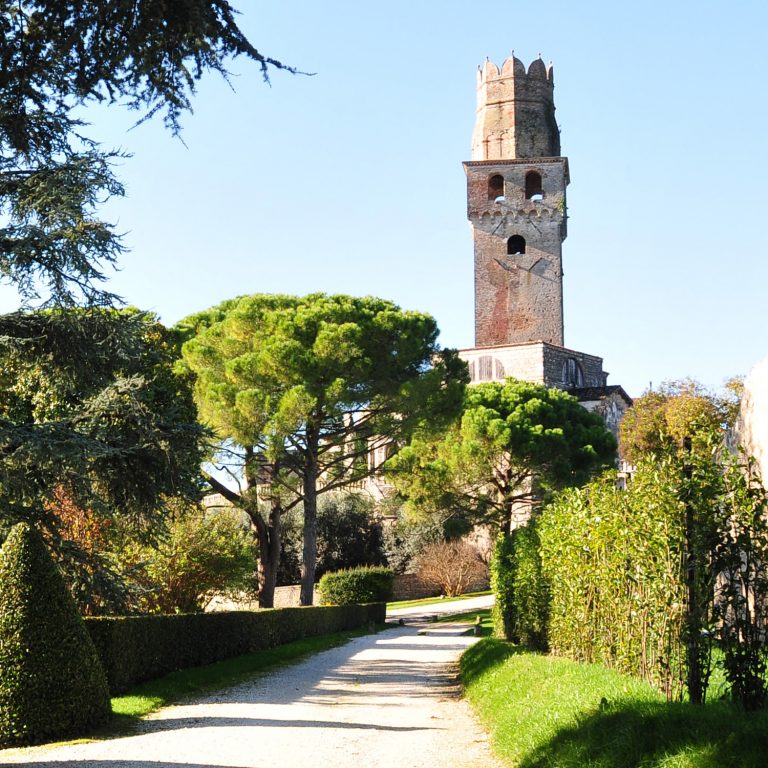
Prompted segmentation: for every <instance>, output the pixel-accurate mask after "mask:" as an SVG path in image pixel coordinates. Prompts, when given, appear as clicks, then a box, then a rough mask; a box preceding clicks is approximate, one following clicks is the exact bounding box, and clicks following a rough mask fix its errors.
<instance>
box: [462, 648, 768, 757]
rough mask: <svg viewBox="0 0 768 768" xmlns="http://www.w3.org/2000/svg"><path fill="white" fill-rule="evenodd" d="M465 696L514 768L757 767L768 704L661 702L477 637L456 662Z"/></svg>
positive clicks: (628, 685)
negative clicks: (749, 707) (752, 708)
mask: <svg viewBox="0 0 768 768" xmlns="http://www.w3.org/2000/svg"><path fill="white" fill-rule="evenodd" d="M461 670H462V678H463V680H464V684H465V689H466V695H467V698H468V699H469V700H470V702H471V703H472V705H473V707H474V708H475V710H476V711H477V713H478V715H479V717H480V719H481V720H482V721H483V723H484V724H485V726H486V727H487V728H488V730H489V731H490V732H491V735H492V740H493V745H494V749H495V750H496V752H497V754H498V755H499V756H500V757H501V758H502V759H503V760H504V762H505V763H506V764H507V765H508V766H515V768H545V767H546V768H724V767H725V768H728V767H729V766H733V767H734V768H736V766H738V767H739V768H758V767H759V768H764V767H765V766H766V765H768V712H765V711H764V712H758V713H751V714H745V713H743V712H740V711H738V710H736V709H735V708H734V707H733V706H732V705H731V704H729V703H728V702H724V701H717V702H714V703H710V704H707V705H706V706H703V707H695V706H693V705H691V704H688V703H679V704H677V703H672V704H671V703H668V702H667V701H666V700H665V699H664V697H663V696H661V695H660V694H659V693H658V692H657V691H655V690H654V689H652V688H651V687H650V686H648V685H647V684H645V683H643V682H642V681H639V680H635V679H633V678H629V677H625V676H623V675H620V674H618V673H616V672H614V671H612V670H609V669H606V668H605V667H602V666H600V665H596V664H577V663H575V662H572V661H568V660H566V659H558V658H555V657H552V656H545V655H540V654H533V653H527V652H523V651H521V650H520V649H519V648H517V647H516V646H514V645H512V644H511V643H506V642H504V641H501V640H496V639H493V638H486V639H483V640H481V641H480V642H479V643H477V644H476V645H474V646H473V647H472V648H470V649H469V650H467V651H466V653H465V654H464V656H463V657H462V660H461Z"/></svg>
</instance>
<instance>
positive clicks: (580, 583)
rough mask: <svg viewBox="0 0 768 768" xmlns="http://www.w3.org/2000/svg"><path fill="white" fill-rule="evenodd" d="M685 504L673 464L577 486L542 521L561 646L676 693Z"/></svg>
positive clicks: (554, 642)
mask: <svg viewBox="0 0 768 768" xmlns="http://www.w3.org/2000/svg"><path fill="white" fill-rule="evenodd" d="M683 522H684V506H683V504H682V503H681V502H680V500H679V499H678V498H677V496H676V493H675V484H674V473H673V472H672V468H671V467H670V466H669V465H665V464H659V465H654V466H651V465H646V466H643V467H640V468H639V469H638V472H637V474H636V476H635V478H634V480H633V482H632V486H631V489H630V490H629V491H623V490H620V489H618V488H617V487H616V480H615V477H614V476H613V475H610V474H609V475H606V476H605V477H603V478H602V479H601V480H599V481H597V482H595V483H592V484H590V485H588V486H586V487H585V488H581V489H570V490H567V491H565V492H564V493H562V494H561V495H560V496H559V497H558V499H557V500H556V501H555V502H554V503H553V504H552V505H550V506H549V507H548V508H547V510H546V511H545V513H544V514H543V516H542V519H541V521H540V524H539V535H540V537H541V558H542V570H543V573H544V577H545V579H546V581H547V582H548V584H549V585H550V586H551V604H550V617H549V645H550V648H551V649H552V651H553V652H554V653H557V654H560V655H563V656H567V657H569V658H572V659H575V660H578V661H585V662H602V663H603V664H606V665H607V666H609V667H613V668H615V669H618V670H619V671H621V672H624V673H629V674H634V675H638V676H640V677H643V678H645V679H647V680H649V681H650V682H652V683H653V684H655V685H656V686H658V687H659V688H660V689H661V690H663V691H664V692H665V693H666V694H667V696H669V697H670V698H675V697H677V696H678V695H679V694H680V692H681V691H682V686H683V684H684V681H685V664H684V652H683V651H684V649H683V640H682V634H683V629H684V624H685V621H684V620H685V585H684V583H683V579H682V571H683V562H682V556H683V550H684V527H683Z"/></svg>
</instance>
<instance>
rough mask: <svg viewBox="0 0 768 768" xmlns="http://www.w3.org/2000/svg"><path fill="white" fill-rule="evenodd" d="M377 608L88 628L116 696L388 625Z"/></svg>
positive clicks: (158, 619) (136, 619) (125, 620)
mask: <svg viewBox="0 0 768 768" xmlns="http://www.w3.org/2000/svg"><path fill="white" fill-rule="evenodd" d="M385 608H386V606H384V605H383V604H378V605H344V606H330V607H307V608H280V609H275V610H267V611H230V612H223V613H197V614H177V615H172V616H161V615H155V616H123V617H116V618H111V617H103V618H89V619H86V620H85V626H86V628H87V629H88V632H89V633H90V635H91V638H92V639H93V642H94V645H95V646H96V650H97V652H98V655H99V657H100V659H101V662H102V664H103V666H104V669H105V670H106V673H107V680H108V681H109V689H110V691H111V692H112V694H118V693H122V692H124V691H127V690H128V689H129V688H131V687H132V686H134V685H136V684H137V683H141V682H143V681H146V680H153V679H155V678H158V677H161V676H163V675H166V674H168V673H169V672H172V671H174V670H177V669H184V668H186V667H198V666H202V665H205V664H211V663H213V662H214V661H219V660H222V659H229V658H233V657H235V656H240V655H242V654H244V653H253V652H255V651H260V650H264V649H267V648H273V647H274V646H277V645H282V644H284V643H288V642H291V641H293V640H298V639H300V638H304V637H314V636H318V635H329V634H333V633H335V632H341V631H343V630H347V629H354V628H357V627H363V626H367V624H368V622H370V621H373V622H376V623H382V622H383V621H384V614H385Z"/></svg>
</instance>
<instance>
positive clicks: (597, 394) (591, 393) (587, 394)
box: [566, 384, 632, 405]
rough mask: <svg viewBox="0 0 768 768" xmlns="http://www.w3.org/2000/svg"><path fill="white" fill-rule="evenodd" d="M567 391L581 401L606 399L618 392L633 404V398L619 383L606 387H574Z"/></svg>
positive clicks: (629, 403)
mask: <svg viewBox="0 0 768 768" xmlns="http://www.w3.org/2000/svg"><path fill="white" fill-rule="evenodd" d="M566 391H567V392H568V394H569V395H573V396H574V397H575V398H576V399H577V400H578V401H579V402H581V403H584V402H592V401H597V400H604V399H605V398H606V397H609V396H610V395H613V394H617V395H618V396H619V397H621V398H622V399H623V400H624V401H625V402H626V404H627V405H632V398H631V397H630V396H629V395H628V394H627V393H626V392H625V391H624V388H623V387H621V386H620V385H619V384H612V385H611V386H605V387H573V388H569V389H568V390H566Z"/></svg>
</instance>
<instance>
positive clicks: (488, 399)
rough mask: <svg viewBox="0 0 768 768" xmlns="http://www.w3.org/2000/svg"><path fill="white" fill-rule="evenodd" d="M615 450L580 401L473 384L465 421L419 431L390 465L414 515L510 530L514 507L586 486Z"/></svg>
mask: <svg viewBox="0 0 768 768" xmlns="http://www.w3.org/2000/svg"><path fill="white" fill-rule="evenodd" d="M615 453H616V442H615V440H614V438H613V436H612V435H611V433H610V432H608V431H607V430H606V428H605V424H604V423H603V420H602V419H601V418H600V417H599V416H597V415H596V414H593V413H589V412H588V411H586V410H585V409H584V408H582V407H581V405H579V403H578V401H577V400H576V399H575V398H574V397H571V396H570V395H568V394H567V393H565V392H563V391H562V390H559V389H547V388H546V387H543V386H541V385H538V384H531V383H530V382H524V381H515V380H514V379H508V380H507V381H506V382H503V383H502V382H489V383H487V384H478V385H476V386H472V387H469V388H468V389H467V391H466V395H465V402H464V411H463V415H462V417H461V419H460V420H459V421H457V422H456V423H455V424H454V425H453V426H452V427H451V428H450V429H449V430H448V431H447V432H445V433H444V434H443V435H441V436H440V437H439V438H437V439H436V438H434V437H433V436H432V435H428V434H417V435H416V436H415V437H414V438H413V440H412V441H411V443H410V445H409V446H407V447H406V448H404V449H403V450H402V451H401V452H400V453H399V454H397V455H396V456H395V457H394V459H393V460H392V461H390V462H389V463H388V464H387V468H388V469H389V476H390V478H391V480H392V482H393V483H394V485H395V487H396V488H397V490H398V491H399V492H400V493H401V494H402V495H403V496H404V497H405V498H406V499H407V501H408V505H409V507H410V509H411V511H412V512H416V513H417V514H418V513H420V514H422V515H427V516H438V517H440V518H441V519H444V518H445V517H458V518H464V519H467V520H469V521H470V522H473V523H474V522H485V523H491V524H494V525H497V526H499V528H500V529H502V530H509V528H510V521H511V519H512V515H513V509H514V507H515V505H519V504H520V503H528V504H530V503H533V502H535V501H539V500H541V499H542V498H543V497H544V496H546V495H547V493H548V492H550V491H551V490H553V489H555V488H561V487H565V486H570V485H578V484H580V483H583V482H585V481H586V480H587V479H589V477H590V476H591V475H592V474H593V473H594V472H595V471H596V470H598V469H600V468H602V467H605V466H608V465H610V464H611V462H612V461H613V460H614V458H615Z"/></svg>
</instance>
